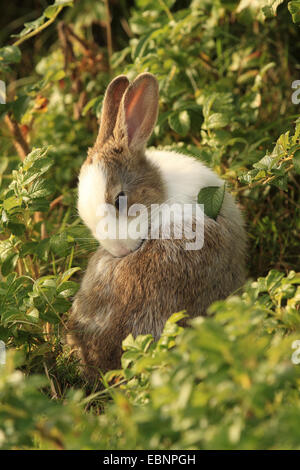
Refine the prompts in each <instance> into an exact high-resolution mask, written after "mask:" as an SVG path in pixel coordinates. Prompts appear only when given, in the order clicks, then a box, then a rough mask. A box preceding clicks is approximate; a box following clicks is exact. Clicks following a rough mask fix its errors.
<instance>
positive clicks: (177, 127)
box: [168, 111, 191, 137]
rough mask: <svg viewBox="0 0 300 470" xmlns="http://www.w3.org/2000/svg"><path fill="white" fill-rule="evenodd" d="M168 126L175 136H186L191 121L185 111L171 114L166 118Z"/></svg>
mask: <svg viewBox="0 0 300 470" xmlns="http://www.w3.org/2000/svg"><path fill="white" fill-rule="evenodd" d="M168 121H169V125H170V127H171V129H173V130H174V131H175V132H177V134H179V135H181V136H183V137H184V136H186V135H187V133H188V131H189V130H190V127H191V119H190V116H189V113H188V112H187V111H181V112H180V113H173V114H171V115H170V116H169V117H168Z"/></svg>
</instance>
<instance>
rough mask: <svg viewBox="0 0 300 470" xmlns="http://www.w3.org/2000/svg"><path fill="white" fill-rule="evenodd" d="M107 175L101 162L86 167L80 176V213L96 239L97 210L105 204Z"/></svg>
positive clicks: (78, 205)
mask: <svg viewBox="0 0 300 470" xmlns="http://www.w3.org/2000/svg"><path fill="white" fill-rule="evenodd" d="M105 186H106V181H105V173H104V171H103V168H102V165H101V163H100V162H96V163H91V164H90V165H84V166H83V167H82V169H81V172H80V175H79V184H78V204H77V207H78V212H79V215H80V217H81V218H82V220H83V222H84V223H85V224H86V225H87V226H88V228H89V229H90V230H91V232H92V234H93V235H94V237H95V238H96V227H97V222H98V220H99V219H97V215H96V214H97V208H98V206H99V204H103V203H104V202H105V200H104V195H105Z"/></svg>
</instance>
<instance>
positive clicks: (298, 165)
mask: <svg viewBox="0 0 300 470" xmlns="http://www.w3.org/2000/svg"><path fill="white" fill-rule="evenodd" d="M293 164H294V170H295V172H296V173H297V174H298V175H300V149H299V150H297V151H296V152H295V153H294V156H293Z"/></svg>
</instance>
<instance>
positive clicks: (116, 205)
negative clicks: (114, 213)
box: [115, 191, 125, 210]
mask: <svg viewBox="0 0 300 470" xmlns="http://www.w3.org/2000/svg"><path fill="white" fill-rule="evenodd" d="M122 196H123V197H124V196H125V193H124V192H123V191H121V192H120V193H119V194H118V195H117V197H116V199H115V207H116V209H118V210H119V205H120V197H122Z"/></svg>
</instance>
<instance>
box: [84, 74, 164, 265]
mask: <svg viewBox="0 0 300 470" xmlns="http://www.w3.org/2000/svg"><path fill="white" fill-rule="evenodd" d="M157 114H158V83H157V80H156V78H155V77H154V76H153V75H151V74H149V73H143V74H141V75H139V76H138V77H137V78H136V79H135V80H134V82H133V83H131V84H129V81H128V79H127V77H126V76H124V75H121V76H119V77H117V78H115V79H114V80H113V81H112V82H111V83H110V84H109V86H108V88H107V90H106V93H105V96H104V101H103V107H102V114H101V123H100V129H99V134H98V137H97V140H96V143H95V145H94V147H93V148H92V149H90V150H89V153H88V157H87V159H86V161H85V162H84V164H83V165H82V168H81V171H80V175H79V188H78V210H79V214H80V216H81V218H82V219H83V221H84V222H85V224H86V225H87V226H88V227H89V229H90V230H91V232H92V234H93V235H94V236H95V238H96V239H97V240H98V241H99V242H100V243H101V245H102V246H103V247H104V248H105V249H106V250H108V251H109V252H110V253H111V254H112V255H114V256H126V255H127V254H129V253H130V252H132V251H135V250H136V249H137V248H138V247H139V246H140V245H141V243H142V241H143V238H145V237H144V235H146V234H147V233H148V224H149V222H148V216H147V215H146V214H144V215H145V216H144V217H143V218H141V212H142V210H143V209H141V210H139V208H138V206H136V204H143V208H149V207H150V205H151V204H160V203H162V202H163V201H164V199H165V188H164V184H163V181H162V179H161V175H160V172H159V170H158V169H157V168H156V167H154V166H153V165H152V164H151V163H150V162H149V161H148V160H147V159H146V157H145V153H144V151H145V146H146V143H147V140H148V139H149V137H150V136H151V133H152V131H153V128H154V126H155V123H156V120H157ZM135 223H136V224H137V225H138V226H135ZM114 227H115V228H114ZM134 227H135V228H136V229H137V230H134Z"/></svg>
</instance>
